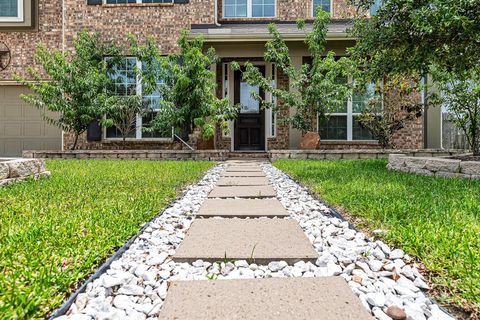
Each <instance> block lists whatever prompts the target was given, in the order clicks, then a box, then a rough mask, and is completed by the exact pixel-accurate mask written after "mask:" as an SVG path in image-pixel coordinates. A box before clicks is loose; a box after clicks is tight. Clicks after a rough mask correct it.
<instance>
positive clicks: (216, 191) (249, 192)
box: [208, 186, 277, 199]
mask: <svg viewBox="0 0 480 320" xmlns="http://www.w3.org/2000/svg"><path fill="white" fill-rule="evenodd" d="M276 195H277V193H276V192H275V190H273V188H272V187H271V186H232V187H215V188H213V190H212V191H211V192H210V194H209V195H208V197H209V198H258V199H261V198H272V197H276Z"/></svg>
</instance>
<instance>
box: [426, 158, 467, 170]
mask: <svg viewBox="0 0 480 320" xmlns="http://www.w3.org/2000/svg"><path fill="white" fill-rule="evenodd" d="M460 162H461V161H460V160H453V159H441V158H430V159H428V160H427V162H426V163H425V168H426V169H427V170H430V171H434V172H438V171H441V172H452V173H456V172H460Z"/></svg>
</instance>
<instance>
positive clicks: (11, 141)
mask: <svg viewBox="0 0 480 320" xmlns="http://www.w3.org/2000/svg"><path fill="white" fill-rule="evenodd" d="M27 90H28V89H27V88H26V87H24V86H0V157H1V156H4V157H17V156H21V155H22V151H23V150H58V149H60V148H61V145H62V134H61V131H60V129H58V128H56V127H53V126H51V125H48V124H47V123H46V122H45V121H44V120H43V118H42V114H41V112H40V110H37V109H36V108H34V107H32V106H30V105H28V104H26V103H25V102H23V101H22V100H21V99H20V97H19V95H20V94H21V93H26V92H27Z"/></svg>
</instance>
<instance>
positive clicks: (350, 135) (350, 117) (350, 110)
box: [317, 77, 383, 142]
mask: <svg viewBox="0 0 480 320" xmlns="http://www.w3.org/2000/svg"><path fill="white" fill-rule="evenodd" d="M348 81H349V82H350V83H351V82H352V81H353V79H352V78H351V77H349V78H348ZM381 103H382V110H383V97H382V101H381ZM359 115H361V113H358V112H353V96H351V97H350V98H348V101H347V112H332V113H328V116H342V117H344V116H346V117H347V139H346V140H341V139H340V140H339V139H324V138H322V140H324V141H334V142H341V141H348V142H363V141H378V140H376V139H368V140H358V139H353V118H354V117H355V116H359ZM317 132H320V121H319V114H317Z"/></svg>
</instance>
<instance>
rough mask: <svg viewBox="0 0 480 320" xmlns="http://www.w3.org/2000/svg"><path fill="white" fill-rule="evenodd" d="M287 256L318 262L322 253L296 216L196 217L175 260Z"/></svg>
mask: <svg viewBox="0 0 480 320" xmlns="http://www.w3.org/2000/svg"><path fill="white" fill-rule="evenodd" d="M225 255H226V257H227V259H229V260H254V261H255V263H259V264H268V263H269V262H271V261H281V260H284V261H286V262H287V263H289V264H294V263H295V262H298V261H300V260H304V261H311V262H315V260H316V259H317V258H318V254H317V253H316V252H315V250H314V249H313V247H312V245H311V244H310V241H309V240H308V238H307V237H306V236H305V233H304V232H303V230H302V229H301V228H300V225H299V224H298V223H297V222H296V221H295V220H287V219H196V220H195V221H194V222H193V223H192V225H191V227H190V229H189V230H188V232H187V235H186V236H185V239H184V240H183V242H182V243H181V244H180V246H179V248H178V249H177V252H176V253H175V255H174V256H173V260H174V261H175V262H189V263H192V262H194V261H196V260H199V259H201V260H203V261H209V262H217V261H223V260H224V259H225Z"/></svg>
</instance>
